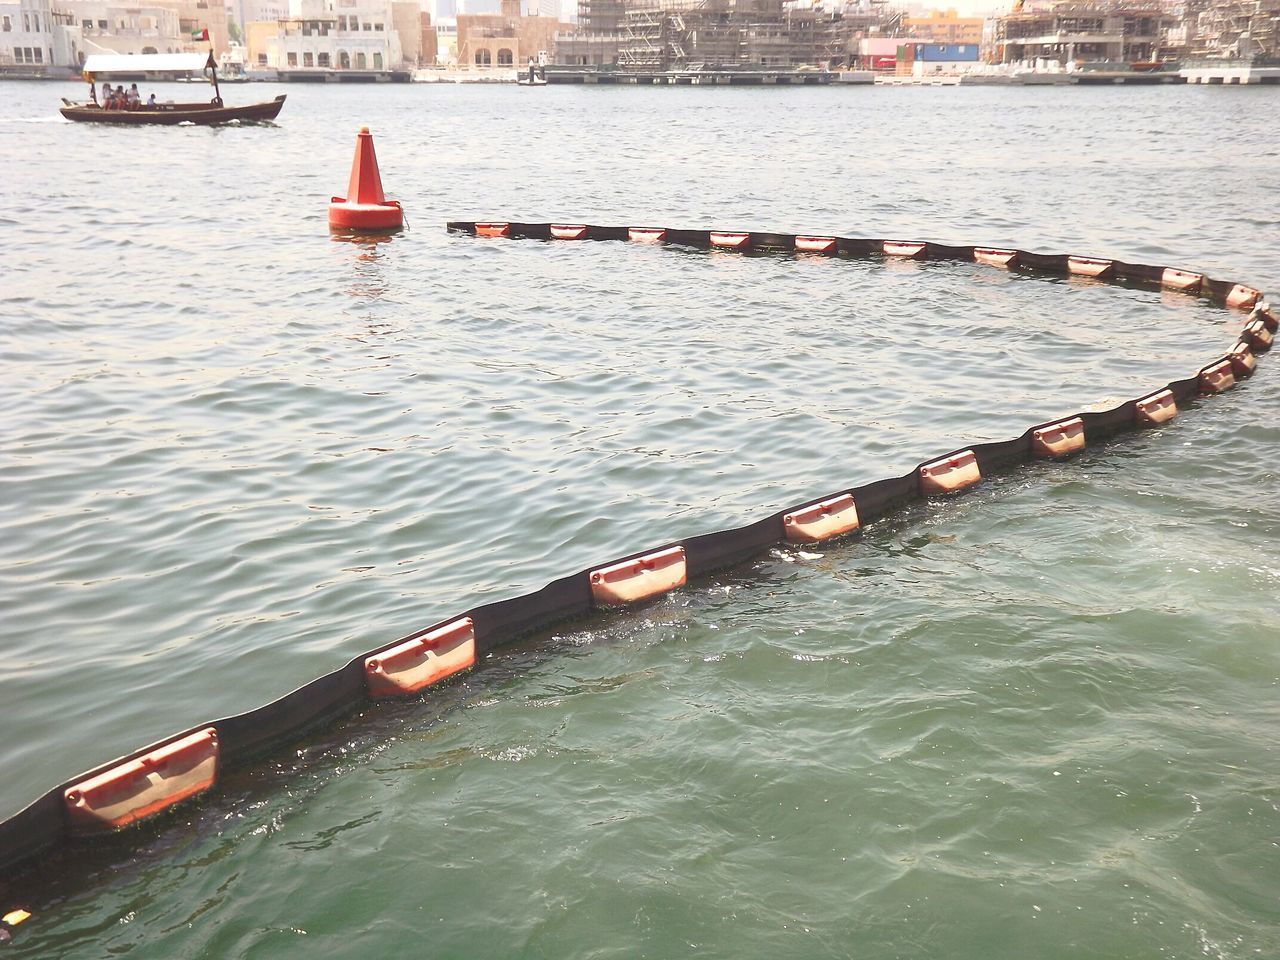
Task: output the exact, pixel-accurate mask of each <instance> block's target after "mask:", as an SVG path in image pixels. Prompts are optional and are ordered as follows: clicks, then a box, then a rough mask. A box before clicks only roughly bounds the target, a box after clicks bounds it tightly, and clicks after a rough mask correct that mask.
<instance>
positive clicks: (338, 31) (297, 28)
mask: <svg viewBox="0 0 1280 960" xmlns="http://www.w3.org/2000/svg"><path fill="white" fill-rule="evenodd" d="M429 22H430V21H429V20H428V21H427V23H428V25H429ZM423 27H424V22H423V16H422V11H421V8H420V7H419V5H418V3H417V2H416V0H289V12H288V15H287V16H285V17H283V18H281V19H279V20H276V21H274V22H267V23H249V24H246V26H245V40H246V43H247V45H248V49H249V66H250V68H251V69H259V70H260V69H271V70H275V71H277V73H278V74H279V76H280V77H281V78H282V79H290V80H327V79H337V80H341V79H351V80H358V79H366V78H367V79H389V78H390V76H389V75H390V74H391V73H393V72H394V73H401V72H403V71H405V70H406V69H409V68H412V67H416V66H418V65H419V63H420V62H433V61H434V43H435V39H434V36H435V33H434V30H432V31H431V32H430V38H429V39H428V41H427V42H428V44H430V45H431V49H432V53H431V54H429V56H430V57H431V61H426V60H424V53H423V47H424V42H423V41H424V29H423ZM403 79H407V74H406V75H405V77H403Z"/></svg>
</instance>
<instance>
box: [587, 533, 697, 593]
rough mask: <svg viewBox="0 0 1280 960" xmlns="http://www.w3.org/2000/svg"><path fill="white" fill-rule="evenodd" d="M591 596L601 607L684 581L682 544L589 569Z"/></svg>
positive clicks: (664, 591) (670, 587)
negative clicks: (596, 568) (597, 568)
mask: <svg viewBox="0 0 1280 960" xmlns="http://www.w3.org/2000/svg"><path fill="white" fill-rule="evenodd" d="M589 581H590V583H591V596H592V598H593V599H594V600H595V602H596V603H597V604H598V605H600V606H616V605H618V604H623V603H632V602H634V601H636V600H643V599H645V598H646V597H652V596H656V595H657V594H659V593H666V592H667V591H668V590H674V589H675V588H676V587H683V586H684V584H685V557H684V547H668V548H667V549H666V550H656V551H654V552H653V553H649V554H646V555H645V556H643V557H636V558H635V559H634V560H623V561H622V562H621V563H611V564H609V566H607V567H601V568H600V569H599V570H592V571H591V575H590V578H589Z"/></svg>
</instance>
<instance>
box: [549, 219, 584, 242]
mask: <svg viewBox="0 0 1280 960" xmlns="http://www.w3.org/2000/svg"><path fill="white" fill-rule="evenodd" d="M586 235H587V227H586V225H585V224H581V223H572V224H570V223H553V224H551V239H552V240H581V239H582V238H583V237H585V236H586Z"/></svg>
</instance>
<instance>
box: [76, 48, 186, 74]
mask: <svg viewBox="0 0 1280 960" xmlns="http://www.w3.org/2000/svg"><path fill="white" fill-rule="evenodd" d="M208 62H209V54H207V53H95V54H93V55H92V56H89V57H87V58H86V59H85V61H84V66H83V67H81V68H80V69H81V70H83V71H84V72H85V73H130V72H137V71H140V70H143V71H146V72H147V73H153V72H161V71H166V72H167V71H175V72H176V71H183V70H190V71H191V72H192V73H199V72H200V71H201V70H203V69H204V68H205V64H207V63H208Z"/></svg>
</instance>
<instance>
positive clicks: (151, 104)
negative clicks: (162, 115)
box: [147, 93, 160, 110]
mask: <svg viewBox="0 0 1280 960" xmlns="http://www.w3.org/2000/svg"><path fill="white" fill-rule="evenodd" d="M159 106H160V104H158V103H156V95H155V94H154V93H153V94H152V95H151V96H150V97H148V98H147V109H148V110H155V109H158V108H159Z"/></svg>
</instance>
